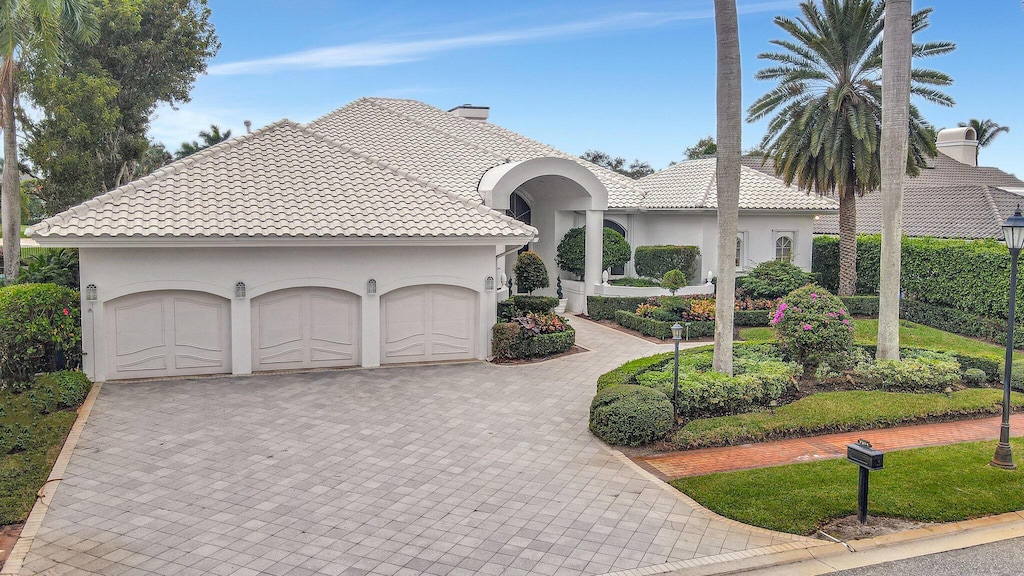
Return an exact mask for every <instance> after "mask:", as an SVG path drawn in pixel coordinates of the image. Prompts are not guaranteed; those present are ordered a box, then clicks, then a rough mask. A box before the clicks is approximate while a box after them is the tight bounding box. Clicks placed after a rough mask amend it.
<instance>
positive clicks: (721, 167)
mask: <svg viewBox="0 0 1024 576" xmlns="http://www.w3.org/2000/svg"><path fill="white" fill-rule="evenodd" d="M715 37H716V38H717V58H718V66H717V67H718V84H717V96H716V98H717V102H718V104H717V123H718V126H717V132H718V133H717V136H716V137H717V142H718V151H717V154H718V160H717V163H716V164H717V168H716V174H715V177H716V184H717V189H718V285H717V287H716V289H715V292H716V294H715V352H714V359H713V361H712V364H713V366H714V368H715V370H717V371H719V372H723V373H725V374H729V375H732V338H733V317H734V314H733V310H734V303H733V301H734V300H735V297H736V262H735V260H734V258H735V255H736V221H737V219H738V218H739V198H740V154H741V153H742V152H741V148H740V139H741V133H742V129H743V103H742V93H741V89H742V85H741V77H740V33H739V23H738V22H737V18H736V0H715Z"/></svg>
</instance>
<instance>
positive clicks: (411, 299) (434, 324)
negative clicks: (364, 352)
mask: <svg viewBox="0 0 1024 576" xmlns="http://www.w3.org/2000/svg"><path fill="white" fill-rule="evenodd" d="M476 316H477V295H476V293H475V292H473V291H472V290H467V289H465V288H456V287H453V286H435V285H431V286H410V287H408V288H402V289H400V290H395V291H394V292H389V293H387V294H385V295H384V296H382V297H381V312H380V322H381V329H380V333H381V351H380V356H381V358H380V359H381V363H383V364H395V363H398V362H431V361H438V360H466V359H471V358H475V357H476V342H477V333H476V332H477V330H476V325H477V321H476Z"/></svg>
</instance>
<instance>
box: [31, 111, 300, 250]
mask: <svg viewBox="0 0 1024 576" xmlns="http://www.w3.org/2000/svg"><path fill="white" fill-rule="evenodd" d="M286 123H290V124H295V122H293V121H291V120H289V119H287V118H282V119H281V120H278V121H277V122H273V123H271V124H268V125H266V126H264V127H262V128H258V129H256V130H253V131H252V132H247V133H245V134H242V135H239V136H236V137H234V138H229V139H227V140H223V141H221V142H218V143H216V144H214V145H213V146H208V147H206V148H203V149H201V150H199V151H198V152H195V153H193V154H189V155H188V156H185V157H184V158H179V159H178V160H175V161H174V162H171V163H170V164H167V165H166V166H162V167H160V168H158V169H157V170H154V171H153V172H150V173H149V174H147V175H145V176H143V177H142V178H139V179H137V180H132V181H131V182H128V183H126V184H122V185H121V186H118V187H117V188H114V189H113V190H109V191H107V192H104V193H102V194H99V195H97V196H94V197H92V198H90V199H88V200H86V201H84V202H82V203H80V204H76V205H75V206H72V207H71V208H68V209H67V210H64V211H63V212H60V213H58V214H54V215H53V216H50V217H49V218H46V219H45V220H42V221H40V222H37V223H36V224H34V225H32V226H30V227H28V228H27V229H26V230H25V235H26V236H32V235H34V234H35V233H36V232H42V233H45V232H47V231H49V230H50V229H51V228H52V227H53V226H55V225H59V224H65V223H67V217H68V216H70V214H72V213H74V214H75V215H76V216H81V215H82V213H83V212H85V211H86V210H88V209H90V208H97V207H99V205H101V204H103V203H105V202H108V201H114V200H118V199H120V198H121V197H123V196H124V195H125V194H127V193H130V192H136V191H138V190H139V189H140V188H142V187H143V186H148V185H149V184H152V183H153V182H155V181H157V180H160V179H162V178H166V177H169V176H174V175H175V174H177V173H178V172H180V171H181V170H182V169H184V168H190V167H192V166H195V165H196V164H200V163H202V162H205V161H206V160H209V159H210V158H213V157H214V156H217V155H218V154H220V153H221V152H226V151H228V150H230V149H231V148H233V147H235V146H236V145H238V144H241V143H242V142H247V141H249V140H252V139H253V138H254V137H255V136H256V135H257V134H263V133H265V132H269V131H271V130H273V129H276V128H278V127H280V126H282V125H284V124H286Z"/></svg>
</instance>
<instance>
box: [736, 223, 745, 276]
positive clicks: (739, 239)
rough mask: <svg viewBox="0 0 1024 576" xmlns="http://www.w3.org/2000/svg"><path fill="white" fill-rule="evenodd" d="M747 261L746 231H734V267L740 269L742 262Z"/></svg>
mask: <svg viewBox="0 0 1024 576" xmlns="http://www.w3.org/2000/svg"><path fill="white" fill-rule="evenodd" d="M746 261H747V233H746V232H737V233H736V269H737V270H742V269H743V263H744V262H746Z"/></svg>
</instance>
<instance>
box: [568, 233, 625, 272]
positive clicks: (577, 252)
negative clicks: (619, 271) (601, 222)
mask: <svg viewBox="0 0 1024 576" xmlns="http://www.w3.org/2000/svg"><path fill="white" fill-rule="evenodd" d="M586 242H587V231H586V229H585V228H583V227H580V228H572V229H570V230H569V231H568V232H566V233H565V236H562V240H561V241H560V242H559V243H558V248H557V249H556V250H555V263H556V264H558V268H559V269H561V270H565V271H566V272H568V273H570V274H573V275H575V276H576V277H577V278H582V277H583V271H584V267H585V266H586V249H587V246H586ZM603 244H604V253H603V254H602V257H601V269H602V270H607V269H608V268H614V267H616V266H622V265H624V264H625V263H626V262H629V258H630V250H629V243H628V242H626V239H625V238H623V237H622V234H619V233H618V232H616V231H615V230H612V229H611V228H605V229H604V238H603Z"/></svg>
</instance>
